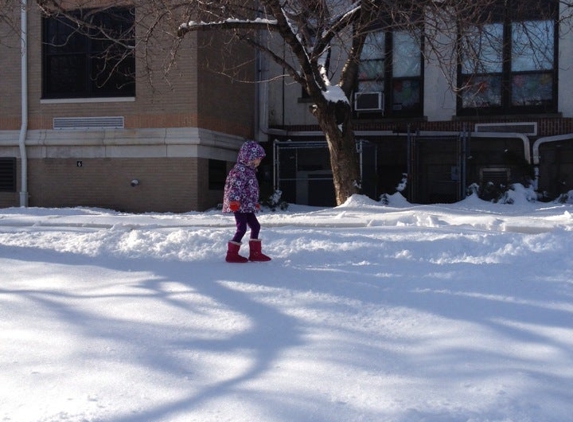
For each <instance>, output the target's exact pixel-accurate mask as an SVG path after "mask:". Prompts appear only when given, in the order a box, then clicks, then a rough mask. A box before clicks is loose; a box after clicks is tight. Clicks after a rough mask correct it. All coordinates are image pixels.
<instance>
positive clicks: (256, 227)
mask: <svg viewBox="0 0 573 422" xmlns="http://www.w3.org/2000/svg"><path fill="white" fill-rule="evenodd" d="M235 223H236V226H237V231H236V232H235V236H233V242H237V243H241V240H243V236H244V235H245V233H246V232H247V226H249V228H250V229H251V239H258V238H259V231H260V230H261V225H260V223H259V220H257V216H256V215H255V213H254V212H247V213H245V212H236V213H235Z"/></svg>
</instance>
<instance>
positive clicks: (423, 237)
mask: <svg viewBox="0 0 573 422" xmlns="http://www.w3.org/2000/svg"><path fill="white" fill-rule="evenodd" d="M390 199H391V200H390V204H389V205H387V206H383V205H382V204H381V203H378V202H374V201H371V200H369V199H367V198H365V197H361V196H354V197H352V198H351V199H350V200H349V201H348V202H347V203H346V204H344V205H343V206H340V207H336V208H310V207H300V206H295V205H291V207H290V208H289V209H288V210H287V211H280V212H275V213H273V212H270V211H265V212H263V213H262V214H261V215H260V221H261V223H262V231H261V237H262V238H263V239H264V240H263V251H264V252H266V253H267V254H268V255H270V256H272V257H273V261H271V262H268V263H247V264H227V263H226V262H224V254H225V250H226V242H227V240H228V239H229V238H230V237H231V235H232V234H233V231H234V223H233V220H232V217H231V216H228V215H222V214H221V213H220V212H218V211H212V212H211V211H210V212H204V213H195V212H191V213H186V214H178V215H176V214H138V215H135V214H122V213H116V212H113V211H108V210H100V209H87V208H73V209H39V208H8V209H0V271H1V275H0V280H1V281H0V421H2V422H6V421H10V422H28V421H33V422H55V421H73V422H88V421H90V422H95V421H110V422H147V421H181V422H191V421H198V422H225V421H231V422H255V421H256V422H311V421H316V422H358V421H362V422H422V421H425V422H486V421H487V422H494V421H496V422H564V421H569V420H571V418H572V417H573V416H572V415H573V282H572V280H573V253H572V249H573V216H572V214H573V205H567V204H555V203H529V202H527V201H525V200H522V201H520V200H517V201H515V203H514V204H513V205H502V204H491V203H486V202H483V201H480V200H479V199H477V198H475V197H470V198H468V199H466V200H464V201H462V202H460V203H457V204H451V205H426V206H421V205H412V204H408V203H407V202H406V201H404V200H403V198H402V197H401V196H400V195H394V196H393V197H391V198H390ZM243 249H244V250H243V253H245V252H246V247H244V248H243Z"/></svg>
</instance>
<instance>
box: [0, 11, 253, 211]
mask: <svg viewBox="0 0 573 422" xmlns="http://www.w3.org/2000/svg"><path fill="white" fill-rule="evenodd" d="M18 13H19V11H18ZM138 13H140V12H139V11H138V10H135V9H133V8H123V7H117V8H113V9H111V10H108V11H107V12H106V15H105V16H103V17H102V21H103V18H104V17H105V19H109V22H111V24H110V26H113V27H117V28H123V27H127V26H129V25H131V24H132V23H133V20H134V19H136V18H138ZM98 18H99V17H98V15H96V18H95V19H98ZM19 19H20V17H19V16H18V15H16V14H15V15H14V20H13V21H14V22H17V21H19ZM25 22H26V23H27V29H26V28H24V30H25V32H26V34H25V35H26V36H25V41H26V45H25V47H26V48H25V49H26V53H25V55H24V57H25V59H26V60H24V61H22V60H21V57H22V46H21V43H20V33H19V30H20V28H7V27H3V28H1V29H2V30H1V31H0V34H2V40H1V42H0V207H9V206H19V205H20V206H28V205H29V206H37V207H74V206H94V207H103V208H110V209H115V210H123V211H128V212H143V211H156V212H185V211H189V210H205V209H207V208H210V207H213V206H215V205H216V204H217V203H219V202H221V197H222V184H223V181H224V176H225V174H226V172H227V170H228V168H229V166H230V165H231V163H233V162H234V161H235V159H236V153H237V151H238V148H239V147H240V145H241V143H242V141H243V139H244V138H245V137H252V136H253V133H254V129H253V125H254V109H255V103H254V89H253V84H247V83H237V82H233V81H232V80H231V79H230V78H228V77H225V76H221V75H220V74H217V73H216V70H217V69H216V67H217V66H218V65H219V64H220V63H221V61H222V51H224V50H225V49H226V48H228V45H227V43H225V42H224V40H222V39H220V37H219V38H215V39H208V37H210V34H202V33H195V34H190V35H189V36H188V37H186V38H185V40H184V41H183V44H182V45H180V46H179V49H178V57H177V60H176V62H175V64H174V66H175V68H174V69H173V70H172V71H171V72H170V73H169V74H168V75H167V76H165V73H164V64H165V62H166V60H168V58H169V54H170V52H171V50H170V44H169V40H168V39H165V40H159V43H158V44H157V46H156V47H155V50H153V46H152V45H149V46H147V45H146V46H145V48H144V47H143V46H142V47H141V48H140V47H139V39H138V37H141V36H142V34H139V33H137V31H139V29H136V33H133V31H132V32H131V35H130V37H131V39H128V40H127V41H126V43H129V45H128V47H127V49H126V52H127V54H131V55H132V56H131V57H128V59H127V60H124V61H123V62H122V64H121V65H120V66H119V67H118V69H117V70H118V71H117V72H116V73H115V74H113V75H112V76H109V73H106V72H105V68H106V66H108V67H110V65H113V64H114V63H115V62H114V58H113V57H111V58H109V57H107V58H106V59H105V61H103V60H104V59H101V58H100V59H98V58H97V57H96V54H95V53H98V52H99V51H101V50H103V49H104V48H106V47H107V45H106V44H105V40H103V39H102V38H103V37H99V38H98V36H97V34H96V36H94V38H93V39H90V37H87V36H86V35H85V34H80V33H76V32H74V27H73V25H70V23H69V22H68V21H66V19H64V18H59V19H56V18H45V17H43V16H42V15H41V13H40V11H39V10H38V8H37V7H36V8H34V7H30V9H29V10H28V13H27V17H25ZM0 25H5V22H4V21H3V22H2V23H0ZM122 25H123V27H122ZM10 29H13V30H10ZM158 33H160V31H158ZM63 40H66V41H63ZM161 41H163V42H164V43H165V44H164V46H163V47H162V46H161ZM207 43H209V44H210V46H209V47H208V48H198V47H197V46H198V45H200V44H207ZM102 45H103V46H102ZM133 47H135V48H133ZM129 49H133V50H134V51H135V53H133V52H130V50H129ZM144 50H145V54H144ZM94 52H95V53H94ZM123 53H125V51H124V52H123ZM252 55H253V52H252V50H249V49H243V50H241V49H240V48H237V49H235V50H234V51H233V54H231V55H229V56H228V57H227V59H226V60H236V62H237V63H244V62H247V61H249V62H251V63H252ZM98 60H99V61H98ZM206 65H209V66H210V67H211V68H213V67H214V68H215V69H211V70H207V69H206V67H205V66H206ZM227 65H229V63H227ZM213 70H215V71H213ZM241 72H243V75H242V77H243V79H246V80H249V79H252V78H253V77H254V75H255V71H254V68H253V67H252V66H247V67H243V68H242V69H241ZM106 75H107V76H106ZM23 84H24V85H23ZM26 91H27V92H26Z"/></svg>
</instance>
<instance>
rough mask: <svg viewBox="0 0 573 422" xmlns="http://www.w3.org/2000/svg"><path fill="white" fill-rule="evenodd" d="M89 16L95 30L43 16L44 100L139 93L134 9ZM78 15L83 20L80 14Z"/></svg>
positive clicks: (113, 9) (117, 9)
mask: <svg viewBox="0 0 573 422" xmlns="http://www.w3.org/2000/svg"><path fill="white" fill-rule="evenodd" d="M87 12H89V11H84V16H89V18H86V19H89V22H88V23H90V24H91V25H95V26H96V28H95V29H94V28H90V29H89V30H88V29H87V26H86V27H85V28H80V29H78V25H77V23H75V22H71V21H70V20H69V19H66V18H63V17H48V18H44V35H43V37H44V47H43V55H44V73H43V83H44V84H43V86H44V96H45V97H47V98H80V97H86V98H89V97H98V96H99V97H113V96H133V95H135V57H134V52H133V46H134V43H135V40H134V32H133V23H134V14H133V9H122V8H111V9H108V10H106V11H105V12H99V13H94V14H92V15H89V13H87ZM77 16H78V19H80V20H81V19H83V18H82V17H81V13H79V12H78V14H77ZM72 53H73V54H72Z"/></svg>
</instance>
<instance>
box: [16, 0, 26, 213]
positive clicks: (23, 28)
mask: <svg viewBox="0 0 573 422" xmlns="http://www.w3.org/2000/svg"><path fill="white" fill-rule="evenodd" d="M20 26H21V34H20V38H21V46H22V52H21V53H22V57H21V61H22V64H21V79H22V89H21V91H22V126H21V127H20V137H19V140H18V145H19V146H20V166H21V182H20V183H21V187H22V188H21V189H20V206H21V207H27V206H28V157H27V154H26V135H27V133H28V4H27V0H22V9H21V10H20Z"/></svg>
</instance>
